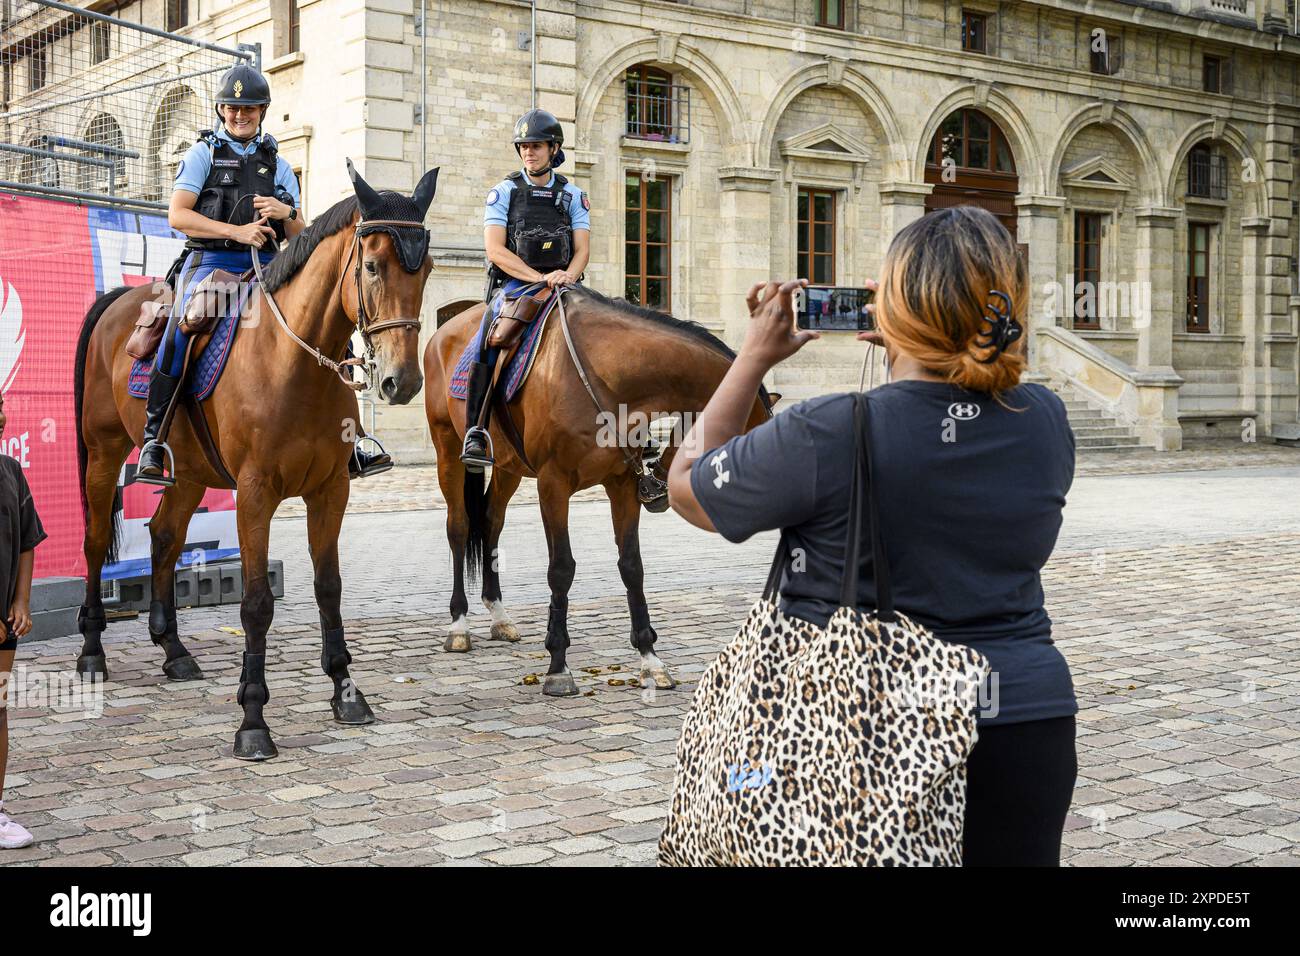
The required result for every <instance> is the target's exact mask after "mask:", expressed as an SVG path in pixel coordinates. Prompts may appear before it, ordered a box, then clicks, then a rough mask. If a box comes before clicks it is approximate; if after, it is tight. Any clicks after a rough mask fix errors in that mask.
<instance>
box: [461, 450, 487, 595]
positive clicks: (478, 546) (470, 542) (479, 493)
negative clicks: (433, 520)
mask: <svg viewBox="0 0 1300 956" xmlns="http://www.w3.org/2000/svg"><path fill="white" fill-rule="evenodd" d="M464 497H465V517H466V519H467V520H468V523H469V534H468V536H467V537H466V539H465V565H466V567H465V573H466V574H467V575H468V577H469V583H470V586H471V587H473V585H474V584H475V583H477V581H478V575H479V569H480V568H481V567H482V566H483V553H484V551H486V550H487V540H488V495H487V481H486V479H485V473H484V472H483V471H470V470H469V469H468V468H467V469H466V470H465V494H464Z"/></svg>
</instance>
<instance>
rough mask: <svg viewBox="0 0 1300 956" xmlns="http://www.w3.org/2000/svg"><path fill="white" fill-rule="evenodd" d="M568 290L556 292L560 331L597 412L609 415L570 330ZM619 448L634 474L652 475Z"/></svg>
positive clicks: (623, 449)
mask: <svg viewBox="0 0 1300 956" xmlns="http://www.w3.org/2000/svg"><path fill="white" fill-rule="evenodd" d="M567 291H568V288H567V287H561V288H560V289H558V290H556V293H555V295H556V302H555V307H556V309H557V310H559V313H560V331H561V332H563V333H564V344H565V345H567V346H568V347H569V358H571V359H572V360H573V367H574V368H575V369H576V370H577V372H578V378H579V380H581V382H582V387H583V388H585V389H586V390H587V394H588V395H589V396H590V397H591V403H592V404H593V405H595V406H596V412H597V414H598V415H600V416H608V415H609V412H607V411H605V408H604V406H603V405H601V404H600V399H598V398H597V397H596V392H595V390H594V389H593V388H592V387H591V382H590V381H588V380H587V370H586V369H585V368H583V365H582V359H581V358H579V357H578V347H577V346H576V345H574V344H573V336H572V335H571V334H570V332H569V317H568V315H567V314H565V311H564V294H565V293H566V292H567ZM618 450H619V451H621V452H622V453H623V458H624V460H625V461H626V462H627V464H628V467H629V468H631V469H632V473H633V474H634V475H636V476H638V477H643V476H649V475H650V469H647V468H645V467H644V463H643V462H641V461H640V460H638V459H637V458H636V457H635V456H633V455H632V454H631V453H630V452H629V451H628V450H627V449H626V448H625V447H624V446H623V444H622V443H621V442H620V443H619V446H618Z"/></svg>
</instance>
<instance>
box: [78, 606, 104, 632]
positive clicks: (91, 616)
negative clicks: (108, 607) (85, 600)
mask: <svg viewBox="0 0 1300 956" xmlns="http://www.w3.org/2000/svg"><path fill="white" fill-rule="evenodd" d="M106 627H108V618H106V617H105V616H104V609H103V607H94V608H91V607H86V605H84V604H83V605H81V609H80V610H78V611H77V630H78V631H80V632H81V633H82V634H83V635H85V634H95V635H97V636H98V635H99V634H102V633H104V628H106Z"/></svg>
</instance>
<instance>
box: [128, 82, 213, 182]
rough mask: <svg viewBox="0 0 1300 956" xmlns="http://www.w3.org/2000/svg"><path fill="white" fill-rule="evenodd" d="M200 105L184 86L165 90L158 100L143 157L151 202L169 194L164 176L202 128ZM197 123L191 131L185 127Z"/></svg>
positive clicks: (197, 99) (194, 93) (194, 92)
mask: <svg viewBox="0 0 1300 956" xmlns="http://www.w3.org/2000/svg"><path fill="white" fill-rule="evenodd" d="M203 116H204V113H203V105H202V102H201V100H200V97H199V94H198V92H197V91H196V90H194V89H192V88H191V87H189V86H187V85H186V84H184V83H177V84H176V85H174V86H170V87H168V88H167V89H166V90H165V91H163V94H162V95H161V96H160V97H159V98H158V102H157V104H156V106H155V109H154V111H153V123H152V124H151V125H150V128H149V134H148V135H149V139H148V146H147V149H146V152H145V157H144V163H143V165H144V168H145V175H146V179H147V180H148V182H147V184H146V186H147V191H148V192H149V193H150V194H151V196H152V198H162V197H163V196H164V195H166V194H167V193H168V192H170V186H171V183H170V181H169V180H168V176H169V173H170V170H171V167H172V166H173V165H175V163H174V162H173V160H175V161H179V159H180V158H181V156H183V155H184V151H185V150H186V149H188V148H189V146H190V145H191V144H193V142H194V140H195V137H196V135H197V133H198V131H199V129H200V128H203V126H202V124H203V121H204V120H203ZM192 123H197V124H198V125H196V126H194V128H193V129H190V128H189V126H190V125H191V124H192Z"/></svg>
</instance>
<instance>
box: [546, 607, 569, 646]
mask: <svg viewBox="0 0 1300 956" xmlns="http://www.w3.org/2000/svg"><path fill="white" fill-rule="evenodd" d="M568 619H569V602H568V600H564V602H563V603H562V604H560V605H559V606H557V605H556V603H555V599H554V598H552V599H551V611H550V613H549V614H548V615H547V616H546V649H547V650H548V651H550V652H551V653H555V652H556V651H562V650H565V649H566V648H567V647H568V646H569V624H568Z"/></svg>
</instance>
